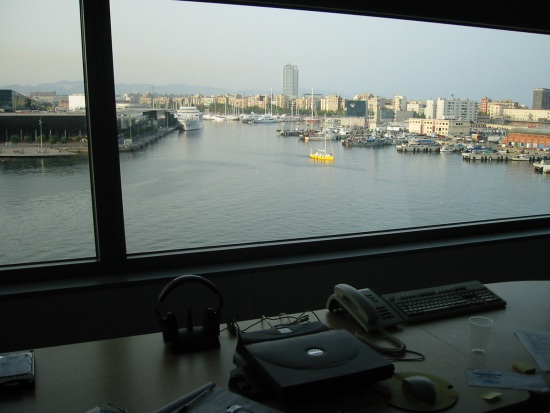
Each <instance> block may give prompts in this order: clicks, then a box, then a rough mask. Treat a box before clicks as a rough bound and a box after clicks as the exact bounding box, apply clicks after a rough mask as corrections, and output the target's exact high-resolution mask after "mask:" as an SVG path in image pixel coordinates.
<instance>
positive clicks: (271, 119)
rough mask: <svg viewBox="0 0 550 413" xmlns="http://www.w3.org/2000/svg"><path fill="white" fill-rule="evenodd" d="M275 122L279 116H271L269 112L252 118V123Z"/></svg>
mask: <svg viewBox="0 0 550 413" xmlns="http://www.w3.org/2000/svg"><path fill="white" fill-rule="evenodd" d="M275 122H279V118H278V117H276V116H273V115H271V114H269V113H267V114H265V115H261V116H258V117H257V118H256V119H255V120H254V123H275Z"/></svg>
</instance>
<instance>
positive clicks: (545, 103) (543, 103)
mask: <svg viewBox="0 0 550 413" xmlns="http://www.w3.org/2000/svg"><path fill="white" fill-rule="evenodd" d="M533 109H535V110H538V109H550V89H544V88H538V89H534V90H533Z"/></svg>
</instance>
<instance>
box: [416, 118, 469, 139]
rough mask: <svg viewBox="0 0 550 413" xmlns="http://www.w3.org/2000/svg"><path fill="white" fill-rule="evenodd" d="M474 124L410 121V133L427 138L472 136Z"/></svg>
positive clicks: (418, 119) (444, 120)
mask: <svg viewBox="0 0 550 413" xmlns="http://www.w3.org/2000/svg"><path fill="white" fill-rule="evenodd" d="M471 127H472V123H471V122H470V121H464V120H456V119H422V118H411V119H409V132H411V133H416V134H419V135H427V136H436V135H438V136H463V135H469V134H470V128H471Z"/></svg>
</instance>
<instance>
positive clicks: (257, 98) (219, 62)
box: [111, 0, 550, 253]
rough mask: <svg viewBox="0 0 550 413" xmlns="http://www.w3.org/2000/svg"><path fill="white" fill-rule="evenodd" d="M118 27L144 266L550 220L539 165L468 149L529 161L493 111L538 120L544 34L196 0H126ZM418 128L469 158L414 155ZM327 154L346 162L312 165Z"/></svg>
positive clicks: (133, 222) (135, 225) (124, 162)
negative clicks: (460, 226)
mask: <svg viewBox="0 0 550 413" xmlns="http://www.w3.org/2000/svg"><path fill="white" fill-rule="evenodd" d="M111 16H112V33H113V54H114V65H115V68H114V70H115V81H116V85H117V94H118V95H119V96H120V101H119V104H118V108H119V124H120V125H121V126H120V127H121V129H122V130H123V131H122V133H121V135H120V136H119V143H120V144H121V145H122V146H124V149H123V150H122V151H121V155H120V156H121V158H120V159H121V173H122V181H123V199H124V215H125V221H126V222H125V227H126V239H127V244H128V245H127V248H128V251H129V252H130V253H141V252H150V251H162V250H175V249H190V248H197V247H199V248H200V247H211V246H222V245H233V244H243V243H256V242H266V241H275V240H287V239H296V238H306V237H320V236H332V235H338V234H350V233H359V232H370V231H385V230H395V229H403V228H411V227H421V226H434V225H440V224H452V223H458V222H469V221H478V220H488V219H501V218H510V217H519V216H529V215H538V214H545V213H547V207H546V205H547V202H548V201H549V200H550V195H549V194H550V191H549V190H548V189H549V188H548V186H549V185H550V180H549V179H548V178H550V176H545V175H543V174H535V173H534V171H533V169H532V166H531V163H530V162H523V163H521V162H515V161H502V162H501V161H495V162H491V163H489V162H480V161H478V162H473V161H467V160H465V159H464V158H463V156H462V154H461V150H463V149H464V148H465V147H466V146H469V145H470V146H472V145H473V146H478V145H479V146H485V145H488V144H489V142H488V141H489V140H491V141H494V142H491V148H493V149H494V150H495V151H496V152H498V151H499V150H500V151H503V155H502V157H504V156H506V157H508V155H504V154H505V153H506V151H508V152H513V151H516V150H518V151H519V150H524V149H526V148H525V147H523V146H519V145H518V144H517V143H510V144H505V143H504V142H505V141H504V138H506V136H507V133H508V131H509V130H510V129H512V128H513V127H515V126H517V125H519V124H520V123H519V122H516V123H514V122H508V121H506V119H505V118H504V117H503V116H501V117H500V118H499V119H496V118H495V119H493V118H490V116H489V115H490V113H489V111H490V110H489V109H488V107H493V110H495V108H496V107H497V106H498V107H499V108H500V109H501V110H504V109H506V107H505V105H509V107H510V108H518V109H529V108H530V107H531V102H532V100H531V99H532V93H533V89H535V88H536V87H539V86H540V85H541V84H544V82H545V81H547V76H546V73H545V72H544V70H543V69H541V68H542V67H544V65H543V64H541V62H540V61H539V60H540V59H548V57H544V56H541V54H540V53H538V52H537V50H539V51H540V50H546V49H547V48H548V46H549V41H548V38H547V37H546V36H539V35H531V34H523V33H513V32H505V31H496V30H487V29H477V28H467V27H458V26H446V25H439V24H429V23H419V22H407V21H397V20H390V19H375V18H367V17H360V16H345V15H339V14H338V15H336V14H328V13H315V12H303V11H288V10H276V9H264V8H255V7H241V6H230V5H216V4H205V3H193V2H183V1H176V2H174V1H165V2H152V1H140V2H138V3H136V2H134V1H125V0H113V1H112V2H111ZM130 16H131V18H130ZM480 39H483V41H484V42H486V44H490V45H491V48H490V51H489V50H487V48H482V50H481V48H477V47H472V45H475V44H478V43H479V41H480ZM513 51H517V52H518V54H521V55H522V59H508V60H506V62H503V61H502V56H509V55H511V54H512V55H513V53H514V52H513ZM531 52H532V53H531ZM497 61H498V62H499V64H498V70H497V69H496V67H495V65H494V64H495V63H496V62H497ZM547 63H548V62H547ZM483 67H491V70H484V69H483ZM546 67H547V66H546ZM518 73H522V75H521V76H518V75H517V74H518ZM504 79H505V80H506V81H504ZM283 89H286V94H285V95H283ZM486 97H488V99H487V98H486ZM488 102H493V105H492V106H491V104H488ZM496 102H498V103H499V105H496ZM181 107H196V108H198V109H199V110H200V111H201V112H202V114H203V115H202V116H203V122H202V125H201V127H199V128H192V129H187V128H185V127H184V125H178V124H177V123H176V118H175V115H176V114H177V113H176V111H177V109H179V108H181ZM251 112H254V113H251ZM273 118H276V119H278V120H279V121H277V122H274V121H273ZM283 119H284V120H285V121H284V122H283V121H281V120H283ZM297 119H300V121H296V120H297ZM430 119H431V120H432V121H431V122H424V123H422V122H423V121H429V120H430ZM436 121H438V122H436ZM420 124H421V126H419V125H420ZM429 125H431V126H429ZM177 126H180V127H179V128H177V129H176V127H177ZM430 127H431V128H432V129H429V128H430ZM414 128H417V129H418V130H417V131H416V133H414V131H415V130H416V129H414ZM420 128H422V129H420ZM186 129H187V130H186ZM364 129H367V131H364ZM407 130H408V131H409V132H410V133H414V134H415V135H418V134H422V135H424V136H420V138H422V139H431V140H433V141H435V142H438V143H439V144H440V145H439V148H441V147H443V146H444V144H445V145H449V146H452V148H453V149H454V150H453V151H452V152H449V153H447V149H446V150H444V151H440V149H438V150H437V151H436V150H431V149H430V148H428V149H426V150H421V151H420V150H415V151H412V150H411V151H409V152H408V153H405V151H399V150H397V146H396V144H397V143H399V142H397V141H393V140H391V139H390V137H391V138H403V137H407V138H410V137H411V136H405V132H406V131H407ZM307 131H309V136H308V138H306V137H305V136H304V135H305V133H306V132H307ZM350 131H351V132H350ZM283 132H284V133H283ZM325 132H326V133H325ZM346 133H347V134H348V135H345V134H346ZM349 133H355V134H356V135H357V136H356V137H359V135H360V134H361V133H363V136H362V138H363V139H364V142H365V143H364V144H363V145H360V144H356V145H349V144H348V145H346V144H343V140H344V139H345V138H347V137H349ZM371 138H383V139H384V138H385V139H386V141H385V142H384V143H386V144H376V143H375V142H374V141H372V143H366V142H367V141H368V140H369V139H371ZM489 138H491V139H489ZM326 139H329V140H330V142H329V143H330V145H328V144H327V142H326ZM472 139H473V141H472ZM476 139H477V141H476ZM369 142H370V141H369ZM543 146H544V145H542V146H540V147H537V149H536V151H534V152H533V154H534V155H533V156H535V155H536V156H539V155H542V154H543V149H544V148H545V147H546V146H544V147H543ZM548 146H550V142H548ZM326 147H332V149H331V151H332V153H333V156H334V160H333V161H332V162H329V163H327V162H322V161H321V162H319V161H314V160H311V159H310V158H309V153H310V150H311V149H318V148H326ZM418 148H420V146H419V147H416V149H418ZM530 149H534V148H533V147H531V148H530ZM502 157H501V158H502Z"/></svg>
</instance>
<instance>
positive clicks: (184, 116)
mask: <svg viewBox="0 0 550 413" xmlns="http://www.w3.org/2000/svg"><path fill="white" fill-rule="evenodd" d="M174 117H175V118H176V119H177V120H178V122H179V123H180V124H181V125H182V126H183V129H184V130H186V131H187V130H196V129H202V113H201V112H200V111H199V110H198V109H197V107H196V106H180V108H179V109H178V110H177V111H176V113H174Z"/></svg>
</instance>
